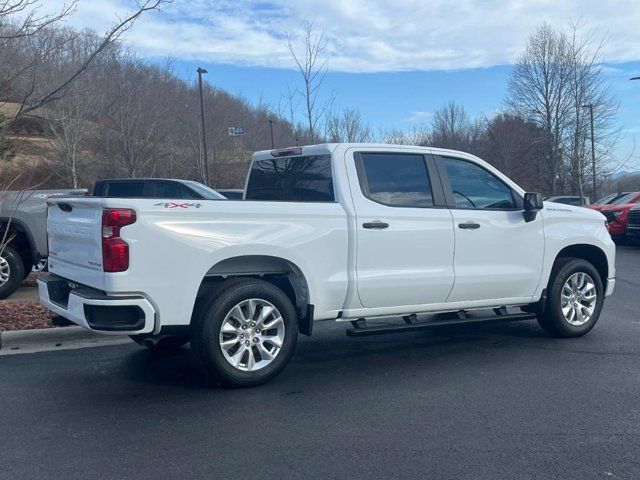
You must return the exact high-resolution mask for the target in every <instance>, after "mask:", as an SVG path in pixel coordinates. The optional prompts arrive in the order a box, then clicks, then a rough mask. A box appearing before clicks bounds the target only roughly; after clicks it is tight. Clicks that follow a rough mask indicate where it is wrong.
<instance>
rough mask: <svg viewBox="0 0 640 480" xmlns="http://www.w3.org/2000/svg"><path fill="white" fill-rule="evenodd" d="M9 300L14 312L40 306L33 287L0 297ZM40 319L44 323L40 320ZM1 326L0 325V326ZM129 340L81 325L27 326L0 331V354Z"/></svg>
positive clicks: (7, 302)
mask: <svg viewBox="0 0 640 480" xmlns="http://www.w3.org/2000/svg"><path fill="white" fill-rule="evenodd" d="M18 302H21V303H22V305H18ZM31 302H33V306H31ZM12 303H13V304H15V305H14V307H9V310H10V311H15V315H24V311H25V309H26V310H28V311H35V310H37V309H38V308H40V309H41V308H42V307H40V306H39V303H38V288H37V287H27V286H22V287H20V288H19V289H18V290H16V292H15V293H14V294H13V295H11V296H10V297H9V298H6V299H4V300H2V301H0V305H5V306H6V305H8V304H12ZM2 310H6V309H2ZM5 314H6V313H5ZM14 318H15V317H14ZM0 320H2V319H0ZM5 320H6V319H5ZM40 323H43V324H44V322H40ZM15 325H16V323H15V322H13V326H14V327H15ZM17 325H22V326H19V327H18V328H25V327H27V323H24V325H23V324H22V323H18V324H17ZM37 325H38V324H35V325H34V324H32V325H31V326H32V327H33V326H37ZM1 326H2V325H0V327H1ZM130 342H131V339H130V338H129V337H128V336H126V335H124V336H113V335H100V334H97V333H94V332H91V331H89V330H87V329H85V328H82V327H51V328H35V329H29V330H8V331H0V356H2V355H15V354H20V353H36V352H48V351H52V350H70V349H76V348H87V347H101V346H107V345H120V344H123V343H130Z"/></svg>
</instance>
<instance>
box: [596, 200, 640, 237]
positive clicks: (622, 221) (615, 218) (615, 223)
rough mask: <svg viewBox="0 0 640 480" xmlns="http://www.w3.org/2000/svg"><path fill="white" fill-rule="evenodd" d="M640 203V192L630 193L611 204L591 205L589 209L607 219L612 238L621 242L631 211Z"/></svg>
mask: <svg viewBox="0 0 640 480" xmlns="http://www.w3.org/2000/svg"><path fill="white" fill-rule="evenodd" d="M639 203H640V192H629V193H626V194H624V195H621V196H619V197H618V198H616V199H615V200H613V201H612V202H611V203H607V204H595V205H589V206H588V207H587V208H592V209H593V210H597V211H599V212H601V213H602V214H603V215H604V216H605V217H607V222H608V223H609V232H610V233H611V236H612V237H613V238H614V240H621V239H622V238H624V236H625V234H626V231H627V221H628V214H629V210H631V209H632V208H633V207H635V206H637V205H638V204H639Z"/></svg>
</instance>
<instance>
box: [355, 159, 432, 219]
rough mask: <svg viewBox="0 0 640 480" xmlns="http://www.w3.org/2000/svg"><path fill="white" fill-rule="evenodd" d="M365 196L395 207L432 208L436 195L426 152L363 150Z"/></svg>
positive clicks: (361, 164)
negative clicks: (431, 183)
mask: <svg viewBox="0 0 640 480" xmlns="http://www.w3.org/2000/svg"><path fill="white" fill-rule="evenodd" d="M357 164H358V176H359V177H360V178H359V180H360V188H361V189H362V193H363V194H364V196H365V197H367V198H368V199H370V200H373V201H374V202H377V203H382V204H383V205H389V206H392V207H431V206H433V196H432V194H431V185H430V183H429V174H428V173H427V165H426V163H425V161H424V157H423V156H422V155H415V154H413V155H412V154H405V153H361V154H360V155H359V159H358V161H357Z"/></svg>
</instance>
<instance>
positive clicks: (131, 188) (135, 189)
mask: <svg viewBox="0 0 640 480" xmlns="http://www.w3.org/2000/svg"><path fill="white" fill-rule="evenodd" d="M93 196H94V197H126V198H179V199H196V200H225V199H226V197H225V196H224V195H221V194H219V193H218V192H216V191H215V190H214V189H212V188H209V187H207V186H206V185H203V184H201V183H198V182H194V181H193V180H175V179H165V178H115V179H111V180H98V181H97V182H96V183H95V185H94V186H93Z"/></svg>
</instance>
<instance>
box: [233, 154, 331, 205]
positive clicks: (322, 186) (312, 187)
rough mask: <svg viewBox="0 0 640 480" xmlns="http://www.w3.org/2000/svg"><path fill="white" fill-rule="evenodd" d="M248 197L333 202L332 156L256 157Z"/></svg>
mask: <svg viewBox="0 0 640 480" xmlns="http://www.w3.org/2000/svg"><path fill="white" fill-rule="evenodd" d="M246 199H247V200H271V201H287V202H333V201H335V197H334V194H333V176H332V175H331V156H330V155H314V156H304V157H283V158H274V159H269V160H257V161H254V162H253V163H252V165H251V173H250V175H249V183H248V184H247V193H246Z"/></svg>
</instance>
